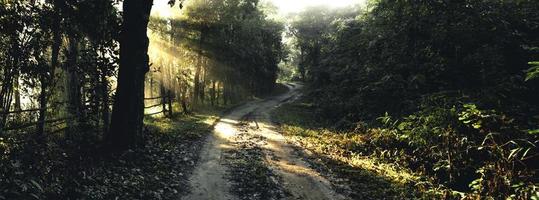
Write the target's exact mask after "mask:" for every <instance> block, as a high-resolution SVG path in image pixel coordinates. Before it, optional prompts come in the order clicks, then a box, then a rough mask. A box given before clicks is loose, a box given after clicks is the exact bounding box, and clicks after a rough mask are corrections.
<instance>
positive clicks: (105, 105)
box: [101, 71, 110, 134]
mask: <svg viewBox="0 0 539 200" xmlns="http://www.w3.org/2000/svg"><path fill="white" fill-rule="evenodd" d="M101 100H102V101H101V102H102V104H101V113H102V115H101V120H102V121H103V134H105V133H107V132H108V130H109V120H110V119H109V118H110V108H109V83H108V80H107V76H106V75H105V72H103V71H102V72H101Z"/></svg>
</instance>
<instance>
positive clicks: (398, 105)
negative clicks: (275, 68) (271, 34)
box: [292, 0, 539, 199]
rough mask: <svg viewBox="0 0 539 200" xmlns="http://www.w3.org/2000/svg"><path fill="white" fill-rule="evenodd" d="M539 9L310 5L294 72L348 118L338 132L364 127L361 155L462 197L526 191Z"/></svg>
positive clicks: (518, 5) (422, 1)
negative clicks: (323, 8)
mask: <svg viewBox="0 0 539 200" xmlns="http://www.w3.org/2000/svg"><path fill="white" fill-rule="evenodd" d="M538 6H539V4H538V2H537V1H501V0H499V1H467V2H455V1H427V0H419V1H395V0H380V1H374V2H371V4H370V5H369V7H368V9H369V10H367V11H365V12H357V11H356V12H355V13H354V14H352V15H344V16H340V15H338V14H334V13H331V12H320V13H322V14H313V13H312V12H315V11H316V10H311V11H306V12H304V13H302V14H300V15H298V18H299V20H297V21H298V22H302V23H297V22H296V23H292V26H293V34H294V35H295V37H296V38H295V40H297V41H298V49H299V50H303V51H302V52H303V53H304V54H303V55H304V56H303V57H301V58H299V59H300V61H301V62H299V65H298V71H300V72H301V71H304V72H305V76H306V77H305V80H307V82H308V83H309V84H310V86H311V90H310V94H309V95H308V96H309V98H311V99H313V101H312V103H313V104H314V108H313V110H315V111H317V112H316V114H317V115H319V116H322V117H324V118H326V119H328V120H329V121H331V122H334V123H336V124H340V123H341V122H346V124H348V125H342V126H338V127H339V128H344V130H345V131H352V130H354V127H355V126H356V124H366V125H362V127H363V128H359V129H358V130H361V133H362V134H364V135H365V137H366V138H368V139H367V141H366V142H365V144H363V145H362V146H363V147H364V149H363V150H362V149H361V148H358V150H357V151H359V152H363V154H373V155H376V156H378V157H381V158H384V159H387V160H389V161H392V162H397V163H400V164H401V165H403V166H406V167H408V168H410V169H412V170H414V171H416V172H419V173H421V174H423V175H426V176H428V177H431V178H433V180H434V182H436V183H439V184H442V185H444V186H446V187H449V188H450V189H453V190H457V191H461V192H464V193H463V195H464V196H481V197H485V198H488V197H490V198H494V199H505V198H511V197H512V196H513V197H514V196H517V197H520V196H522V197H523V199H529V198H531V195H535V193H536V192H537V189H536V188H537V187H536V185H537V180H534V179H533V178H532V177H533V176H535V175H534V173H535V171H536V170H537V165H536V164H532V163H536V162H537V158H536V155H537V152H538V151H537V144H538V141H537V136H536V134H533V133H534V132H536V131H535V130H536V129H537V128H538V126H539V124H538V123H537V118H536V117H537V116H538V115H539V104H538V102H539V95H538V94H539V87H537V84H536V82H534V81H535V80H534V81H530V80H531V78H533V77H534V76H536V73H535V71H536V66H533V67H532V69H529V70H528V68H529V66H528V61H529V60H536V57H535V56H536V49H533V48H529V46H536V44H537V42H539V40H537V37H534V36H533V35H535V33H536V32H537V31H538V30H539V26H537V24H539V21H538V20H537V19H539V18H538V14H537V12H535V11H534V10H535V9H533V8H535V7H538ZM509 10H511V11H509ZM336 12H338V11H336ZM328 13H329V14H328ZM310 24H316V25H310ZM294 31H295V32H294ZM516 32H518V33H519V34H514V33H516ZM531 64H532V65H533V64H534V63H533V62H532V63H531ZM526 70H527V71H528V72H529V73H528V77H527V78H524V77H523V73H522V72H523V71H526ZM525 79H526V80H527V82H526V81H525ZM356 122H357V123H356ZM365 127H370V128H365ZM478 170H479V171H478ZM474 180H476V181H474ZM472 182H473V184H471V186H472V187H471V188H470V187H469V184H470V183H472ZM521 183H523V184H521ZM457 196H459V195H457Z"/></svg>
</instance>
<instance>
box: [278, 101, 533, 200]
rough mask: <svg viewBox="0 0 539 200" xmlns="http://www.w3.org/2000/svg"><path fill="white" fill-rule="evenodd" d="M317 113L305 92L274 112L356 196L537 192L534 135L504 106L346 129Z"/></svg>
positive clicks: (439, 111) (432, 112) (424, 113)
mask: <svg viewBox="0 0 539 200" xmlns="http://www.w3.org/2000/svg"><path fill="white" fill-rule="evenodd" d="M318 112H320V109H319V108H317V107H316V106H315V105H314V104H312V100H311V99H309V98H305V99H302V100H301V101H299V102H297V103H292V104H287V105H284V106H283V107H282V108H279V109H278V110H277V111H275V113H274V117H275V120H276V122H278V123H280V124H281V128H282V131H283V133H285V134H286V135H287V136H288V137H289V138H291V139H292V140H293V141H295V142H297V143H298V144H299V145H301V146H303V147H305V148H306V149H308V150H311V151H312V152H313V153H314V155H315V158H317V159H319V161H318V162H316V163H317V164H318V165H321V164H322V166H326V167H325V168H326V171H332V172H334V173H335V174H336V175H337V176H339V177H341V178H345V179H346V180H347V183H344V184H350V188H351V189H352V192H351V194H350V196H351V197H353V198H356V199H378V198H390V199H399V198H424V199H433V198H434V199H462V198H464V199H477V198H479V199H537V198H538V197H539V190H538V189H539V188H538V187H539V185H538V181H537V178H536V177H537V175H536V171H537V163H538V162H537V152H536V151H537V148H536V146H535V145H537V137H536V136H535V135H531V134H530V133H528V132H526V131H522V130H521V129H519V127H518V125H517V124H516V122H515V120H514V119H511V118H509V117H508V116H506V115H504V114H502V113H499V112H495V111H492V110H481V109H479V108H478V107H477V106H475V105H472V104H463V105H461V107H457V106H451V107H443V106H436V107H425V108H423V109H422V110H421V111H419V112H417V113H415V114H413V115H409V116H406V117H402V118H392V117H391V116H389V115H385V116H383V117H380V118H379V121H380V122H379V123H371V124H367V123H355V124H354V127H353V128H348V129H343V128H337V127H339V126H340V124H339V123H337V124H336V123H332V122H331V121H328V120H326V119H324V118H323V117H321V116H322V115H321V114H320V113H318ZM341 123H342V122H341ZM315 160H316V159H315ZM320 160H321V162H320ZM322 168H323V167H322ZM323 171H324V170H323ZM336 184H337V185H339V183H336ZM381 194H384V195H387V196H380V195H381Z"/></svg>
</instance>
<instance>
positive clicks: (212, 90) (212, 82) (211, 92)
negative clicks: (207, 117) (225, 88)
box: [210, 80, 215, 106]
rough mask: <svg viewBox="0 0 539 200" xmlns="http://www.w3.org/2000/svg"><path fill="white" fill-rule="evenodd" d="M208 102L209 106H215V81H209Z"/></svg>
mask: <svg viewBox="0 0 539 200" xmlns="http://www.w3.org/2000/svg"><path fill="white" fill-rule="evenodd" d="M210 102H211V106H215V81H213V80H212V81H211V91H210Z"/></svg>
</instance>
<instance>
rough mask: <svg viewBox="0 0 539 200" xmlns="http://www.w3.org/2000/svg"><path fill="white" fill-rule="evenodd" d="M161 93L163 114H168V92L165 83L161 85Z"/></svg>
mask: <svg viewBox="0 0 539 200" xmlns="http://www.w3.org/2000/svg"><path fill="white" fill-rule="evenodd" d="M159 95H160V96H161V107H162V112H163V115H165V116H166V115H167V92H166V89H165V86H164V85H163V83H161V85H160V86H159Z"/></svg>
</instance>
